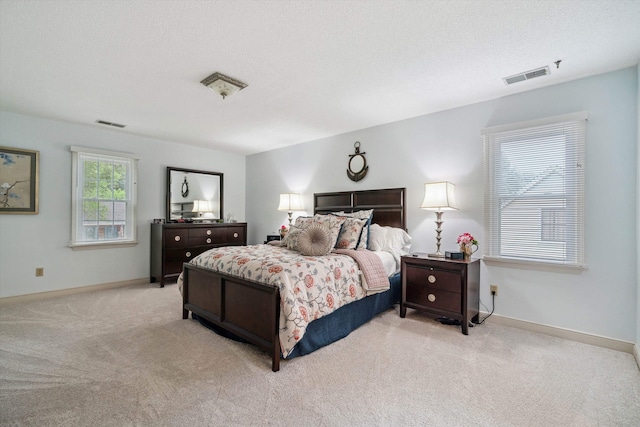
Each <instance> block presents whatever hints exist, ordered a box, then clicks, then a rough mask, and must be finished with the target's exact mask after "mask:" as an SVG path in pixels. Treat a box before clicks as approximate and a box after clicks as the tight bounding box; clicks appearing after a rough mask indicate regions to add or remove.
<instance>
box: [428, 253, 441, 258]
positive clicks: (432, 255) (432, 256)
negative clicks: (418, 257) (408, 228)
mask: <svg viewBox="0 0 640 427" xmlns="http://www.w3.org/2000/svg"><path fill="white" fill-rule="evenodd" d="M427 256H428V257H429V258H444V254H443V253H442V252H434V253H432V254H427Z"/></svg>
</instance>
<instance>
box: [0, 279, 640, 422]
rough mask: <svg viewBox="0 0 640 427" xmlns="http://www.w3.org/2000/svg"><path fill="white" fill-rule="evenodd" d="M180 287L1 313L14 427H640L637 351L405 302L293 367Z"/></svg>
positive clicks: (41, 303)
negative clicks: (190, 300)
mask: <svg viewBox="0 0 640 427" xmlns="http://www.w3.org/2000/svg"><path fill="white" fill-rule="evenodd" d="M180 302H181V300H180V296H179V293H178V290H177V288H176V285H168V286H167V287H165V288H164V289H160V288H157V287H151V286H130V287H125V288H119V289H110V290H101V291H95V292H88V293H83V294H76V295H71V296H65V297H58V298H52V299H47V300H38V301H32V302H27V303H19V304H11V305H3V306H1V307H0V311H1V314H0V424H2V425H33V426H47V425H55V426H59V425H64V426H75V425H83V426H85V425H86V426H88V425H105V426H128V425H140V426H147V425H149V426H150V425H153V426H179V425H191V426H205V425H207V426H208V425H211V426H261V425H277V426H342V425H345V426H347V425H349V426H423V425H424V426H638V425H640V371H639V370H638V368H637V366H636V363H635V360H634V359H633V357H632V356H631V355H630V354H626V353H621V352H616V351H612V350H607V349H602V348H599V347H593V346H589V345H586V344H581V343H576V342H572V341H565V340H562V339H559V338H554V337H550V336H545V335H540V334H535V333H531V332H526V331H522V330H518V329H514V328H509V327H505V326H500V325H494V324H491V323H489V322H487V324H485V325H481V326H476V327H474V328H473V329H471V330H470V335H469V336H463V335H462V334H461V333H460V332H459V328H458V327H454V326H444V325H441V324H439V323H437V322H435V321H433V320H431V319H429V318H428V317H424V316H421V315H418V314H416V312H414V311H412V310H409V313H408V315H407V318H406V319H400V317H399V316H398V314H397V308H396V310H395V311H393V310H390V311H388V312H386V313H384V314H383V315H381V316H379V317H377V318H376V319H374V320H373V321H371V322H370V323H368V324H366V325H364V326H363V327H361V328H360V329H358V330H357V331H355V332H353V333H352V334H351V335H349V336H348V337H347V338H345V339H343V340H341V341H339V342H337V343H334V344H332V345H331V346H328V347H325V348H324V349H321V350H319V351H317V352H315V353H313V354H310V355H307V356H304V357H301V358H296V359H292V360H290V361H286V360H285V361H283V362H282V363H281V370H280V372H278V373H273V372H271V369H270V359H269V357H268V356H267V355H266V354H265V353H262V352H261V351H259V350H257V349H255V348H253V347H251V346H249V345H247V344H240V343H237V342H234V341H230V340H227V339H224V338H221V337H219V336H217V335H215V334H214V333H213V332H211V331H209V330H208V329H206V328H203V327H202V326H200V324H198V323H197V322H194V321H193V320H182V312H181V307H180Z"/></svg>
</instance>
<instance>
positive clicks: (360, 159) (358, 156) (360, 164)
mask: <svg viewBox="0 0 640 427" xmlns="http://www.w3.org/2000/svg"><path fill="white" fill-rule="evenodd" d="M353 146H354V147H355V149H356V152H355V154H349V164H348V168H347V176H348V177H349V179H350V180H351V181H355V182H358V181H360V180H362V179H364V177H365V176H367V171H368V170H369V166H367V159H365V158H364V155H365V154H366V153H361V152H360V141H356V142H355V144H353Z"/></svg>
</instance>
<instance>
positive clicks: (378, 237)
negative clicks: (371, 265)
mask: <svg viewBox="0 0 640 427" xmlns="http://www.w3.org/2000/svg"><path fill="white" fill-rule="evenodd" d="M386 238H387V230H386V229H385V228H383V227H380V226H379V225H378V224H371V226H369V249H370V250H372V251H381V250H382V248H383V247H384V241H385V239H386Z"/></svg>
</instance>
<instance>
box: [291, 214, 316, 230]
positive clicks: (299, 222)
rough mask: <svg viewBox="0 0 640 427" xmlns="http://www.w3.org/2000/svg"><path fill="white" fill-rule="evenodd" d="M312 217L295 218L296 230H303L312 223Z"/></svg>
mask: <svg viewBox="0 0 640 427" xmlns="http://www.w3.org/2000/svg"><path fill="white" fill-rule="evenodd" d="M313 220H314V217H312V216H299V217H297V218H296V222H295V224H294V225H295V226H296V227H298V228H305V227H306V226H308V225H311V224H312V223H313Z"/></svg>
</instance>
